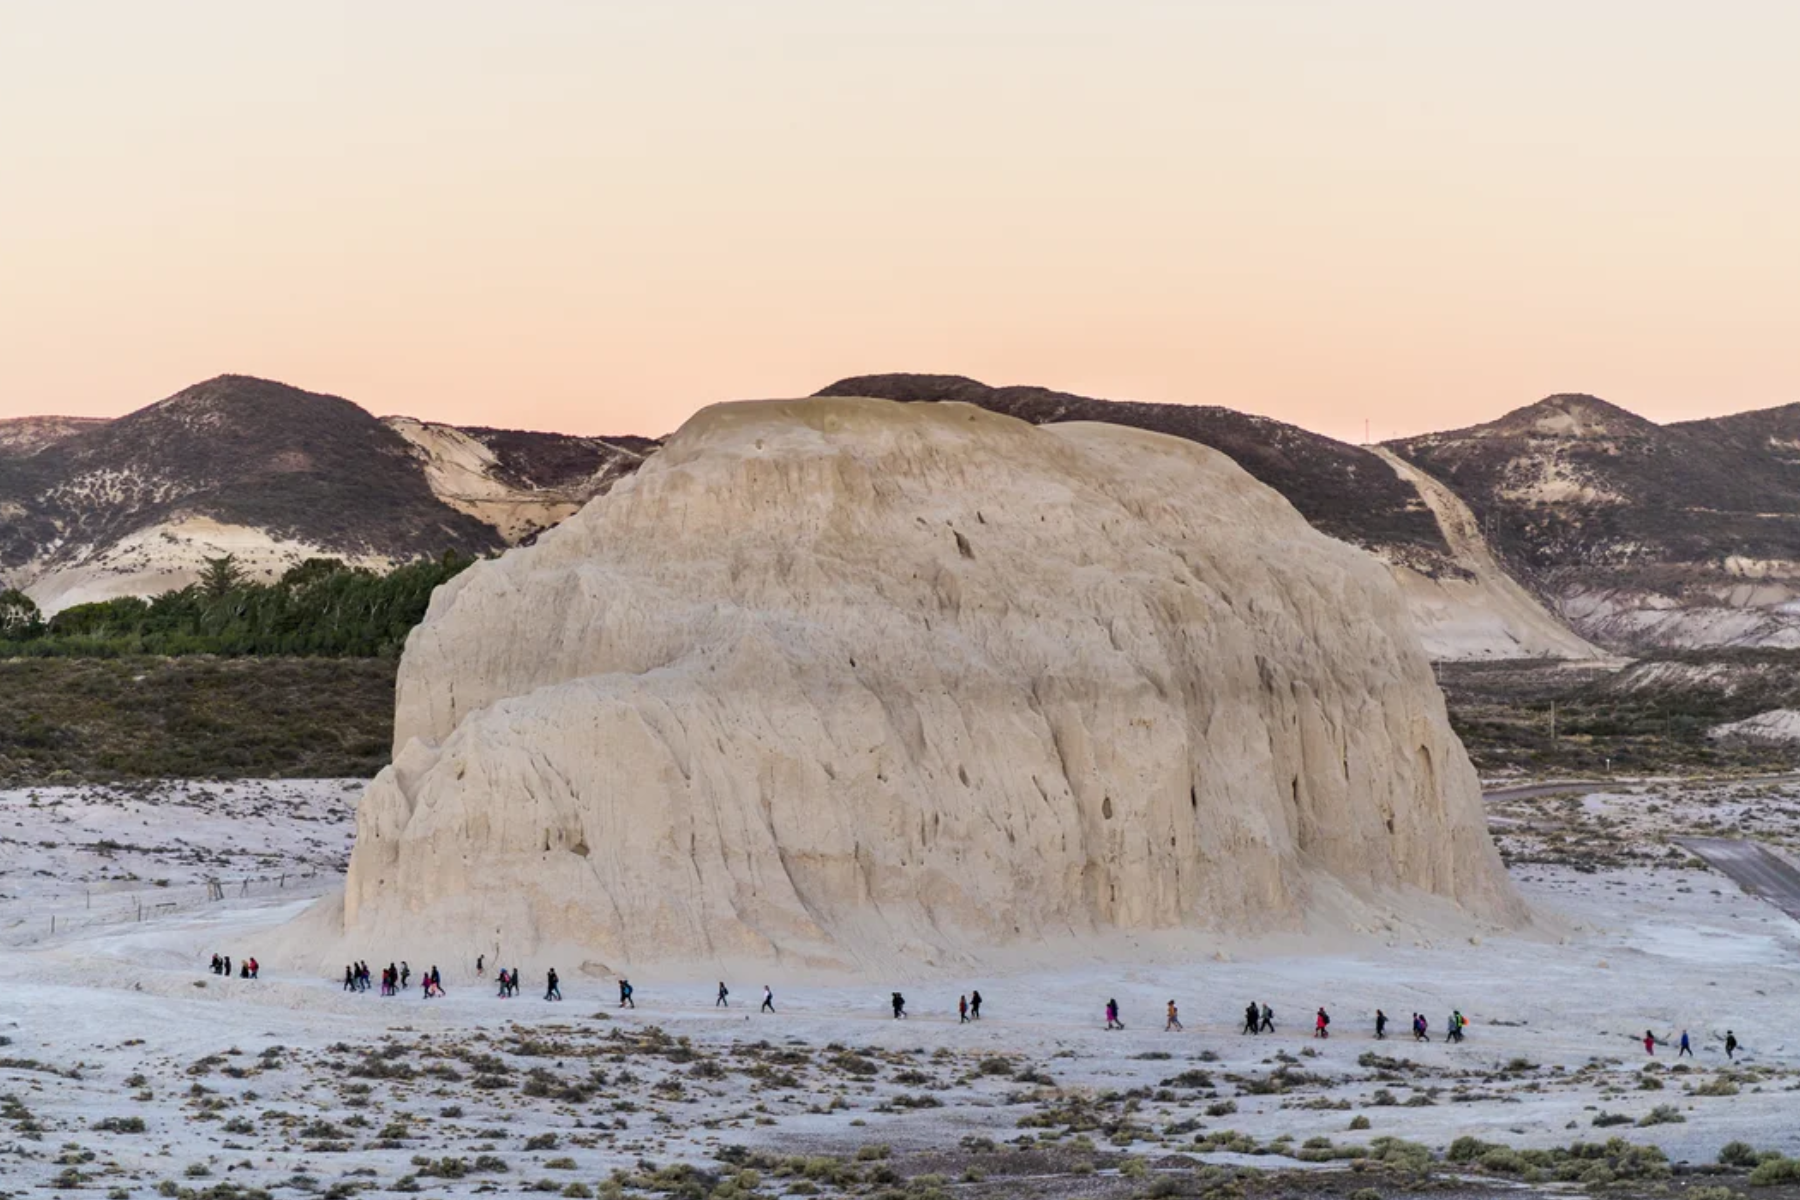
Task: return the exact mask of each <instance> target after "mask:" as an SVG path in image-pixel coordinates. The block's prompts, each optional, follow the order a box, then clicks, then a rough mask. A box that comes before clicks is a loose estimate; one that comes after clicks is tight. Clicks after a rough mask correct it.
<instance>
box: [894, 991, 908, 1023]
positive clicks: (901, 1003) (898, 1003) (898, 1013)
mask: <svg viewBox="0 0 1800 1200" xmlns="http://www.w3.org/2000/svg"><path fill="white" fill-rule="evenodd" d="M893 1005H894V1020H896V1021H903V1020H905V1019H906V997H905V996H902V995H901V994H900V993H899V992H895V993H894V995H893Z"/></svg>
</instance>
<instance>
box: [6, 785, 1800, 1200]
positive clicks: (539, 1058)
mask: <svg viewBox="0 0 1800 1200" xmlns="http://www.w3.org/2000/svg"><path fill="white" fill-rule="evenodd" d="M356 798H357V787H356V785H355V784H352V783H347V782H344V781H332V780H327V781H310V782H298V783H294V782H288V783H273V782H243V783H235V784H217V783H214V784H167V785H157V786H145V787H137V788H132V789H127V790H117V789H107V788H92V787H88V788H61V789H36V790H33V791H14V792H5V793H0V954H3V955H4V956H5V962H6V968H7V969H6V972H5V977H6V980H7V984H6V988H5V991H4V993H3V999H0V1036H3V1037H4V1039H5V1041H6V1044H5V1045H4V1046H0V1196H3V1195H25V1194H28V1193H29V1194H40V1193H41V1192H42V1191H43V1190H44V1189H67V1190H76V1189H81V1190H87V1191H93V1192H97V1193H101V1194H105V1195H110V1196H121V1197H123V1196H151V1195H168V1196H184V1195H193V1196H252V1195H274V1194H306V1193H313V1194H321V1195H328V1196H347V1195H351V1194H355V1193H358V1192H361V1191H365V1190H366V1191H371V1192H417V1193H421V1194H428V1195H434V1196H453V1195H474V1194H517V1193H520V1192H525V1191H539V1192H548V1193H552V1194H562V1195H567V1196H589V1195H633V1194H641V1195H675V1196H712V1197H720V1198H731V1197H745V1196H753V1195H755V1196H780V1195H820V1196H831V1195H847V1194H859V1195H891V1196H896V1197H898V1196H908V1197H924V1196H937V1195H942V1196H963V1197H1002V1196H1004V1197H1011V1196H1035V1195H1056V1196H1060V1195H1070V1196H1074V1195H1079V1196H1105V1197H1111V1196H1121V1197H1122V1196H1140V1195H1142V1196H1181V1195H1194V1196H1212V1197H1218V1198H1221V1200H1223V1198H1228V1197H1243V1196H1303V1195H1308V1196H1310V1195H1318V1196H1325V1195H1343V1196H1347V1197H1348V1196H1357V1197H1358V1200H1374V1198H1375V1197H1379V1196H1387V1195H1393V1194H1399V1193H1402V1192H1411V1191H1440V1192H1447V1193H1451V1194H1458V1195H1487V1194H1495V1195H1498V1194H1502V1193H1504V1194H1507V1195H1521V1194H1552V1193H1554V1194H1558V1195H1568V1194H1628V1195H1662V1194H1668V1195H1689V1196H1692V1197H1694V1198H1695V1200H1726V1196H1727V1192H1737V1193H1743V1194H1750V1195H1756V1196H1771V1197H1773V1196H1784V1195H1792V1194H1800V1162H1795V1161H1793V1159H1794V1157H1800V1119H1796V1117H1795V1112H1796V1107H1795V1097H1794V1095H1793V1093H1794V1091H1795V1090H1796V1089H1800V1033H1797V1032H1796V1030H1795V1021H1796V1008H1795V1005H1794V1001H1793V996H1794V992H1795V985H1796V982H1800V972H1797V970H1796V963H1797V962H1800V925H1796V923H1795V922H1794V921H1793V920H1791V919H1790V918H1789V917H1787V916H1785V915H1784V914H1783V913H1782V911H1781V910H1780V909H1779V908H1778V907H1777V906H1776V905H1774V904H1772V903H1770V902H1769V900H1768V899H1766V898H1764V897H1762V896H1758V895H1751V894H1747V893H1745V892H1744V891H1742V890H1740V889H1739V888H1738V886H1736V885H1735V884H1733V883H1732V882H1731V881H1730V880H1729V879H1728V878H1727V877H1726V876H1725V875H1723V874H1720V873H1718V872H1716V871H1714V870H1713V869H1711V868H1709V867H1708V866H1706V865H1705V864H1704V863H1703V862H1702V861H1701V860H1699V859H1697V858H1695V857H1694V856H1692V855H1691V854H1689V853H1688V852H1687V851H1686V850H1685V849H1684V848H1683V846H1682V845H1681V841H1680V839H1682V838H1684V837H1689V836H1698V837H1720V836H1726V837H1736V836H1746V835H1748V836H1754V837H1757V838H1759V839H1764V840H1765V841H1766V842H1767V843H1768V844H1771V845H1773V846H1775V847H1777V848H1778V849H1779V848H1780V847H1783V846H1785V845H1791V844H1793V843H1794V840H1795V838H1796V836H1797V835H1800V784H1793V783H1783V782H1775V783H1770V782H1762V783H1736V784H1695V783H1680V782H1675V781H1661V782H1657V781H1647V782H1642V783H1635V784H1630V785H1614V786H1611V787H1609V788H1607V789H1605V790H1601V791H1588V790H1586V789H1583V790H1582V791H1579V792H1577V793H1574V794H1558V793H1554V792H1552V793H1551V794H1547V795H1528V796H1523V797H1517V796H1515V797H1512V798H1506V799H1497V800H1495V801H1493V802H1492V803H1491V804H1490V813H1491V818H1492V821H1493V826H1494V830H1495V834H1496V836H1497V838H1498V840H1499V842H1500V845H1501V849H1502V852H1503V854H1504V855H1505V857H1506V859H1507V861H1508V863H1509V866H1510V869H1511V870H1512V872H1513V875H1514V877H1515V879H1516V880H1517V882H1518V884H1519V886H1520V888H1521V890H1522V891H1523V892H1524V893H1525V895H1526V896H1527V898H1528V899H1529V900H1530V902H1531V903H1532V905H1533V906H1534V909H1535V911H1536V912H1537V914H1538V920H1537V922H1536V923H1535V925H1534V927H1533V928H1532V929H1530V930H1528V931H1525V932H1523V933H1520V934H1515V935H1507V936H1483V937H1471V936H1460V935H1459V936H1449V935H1443V934H1437V935H1434V934H1429V933H1424V932H1418V931H1413V932H1401V931H1398V930H1389V931H1387V932H1384V933H1380V934H1345V933H1335V934H1327V933H1316V934H1314V935H1312V936H1309V937H1301V936H1296V937H1293V938H1285V939H1270V940H1265V941H1263V942H1260V943H1257V944H1244V943H1228V942H1220V943H1218V944H1217V945H1215V946H1212V947H1211V948H1210V950H1209V951H1207V952H1201V951H1200V950H1198V949H1196V947H1194V946H1193V945H1192V944H1191V943H1189V944H1184V945H1182V946H1179V947H1177V946H1173V945H1168V946H1164V945H1159V944H1157V943H1156V942H1155V941H1154V940H1153V939H1142V940H1141V944H1140V945H1138V946H1135V947H1130V948H1128V950H1129V953H1128V954H1126V955H1123V956H1121V957H1129V958H1132V959H1134V960H1135V962H1134V964H1133V965H1117V964H1116V963H1114V964H1113V965H1078V966H1071V967H1069V968H1068V969H1066V970H1061V971H1047V970H1043V969H1035V970H1029V971H1021V972H1010V973H1009V972H1007V971H1004V970H998V969H996V970H995V972H994V973H993V974H992V975H991V976H982V977H976V975H975V973H973V972H972V973H971V974H970V977H968V978H946V977H941V976H938V977H922V978H913V979H894V980H885V979H884V980H841V981H835V982H834V981H828V980H816V979H809V980H806V981H803V982H790V981H787V980H784V979H781V978H743V979H731V980H727V981H726V982H727V983H728V984H729V986H730V988H731V1006H730V1007H729V1008H723V1009H722V1008H718V1007H716V1006H715V1004H714V994H713V993H714V987H713V983H712V981H711V980H710V979H708V980H700V979H696V978H694V977H692V976H686V977H676V976H670V977H669V978H666V979H665V978H658V977H657V976H656V975H655V974H653V973H649V972H646V973H644V974H642V975H641V976H639V977H637V978H635V979H634V980H633V983H634V985H635V988H636V1001H637V1007H636V1008H635V1009H623V1010H621V1009H620V1008H618V1007H617V1004H618V990H617V981H616V980H614V979H610V978H589V977H585V976H583V975H581V974H580V973H579V972H578V971H576V970H573V969H564V970H563V972H562V975H563V979H562V991H563V994H564V996H565V997H566V998H565V999H564V1000H563V1001H562V1002H561V1003H557V1002H554V1001H546V1000H544V999H543V998H542V996H543V986H544V972H545V969H546V968H547V967H549V966H553V965H556V964H551V963H539V962H522V963H519V964H517V965H518V966H520V967H521V968H523V972H524V988H523V991H522V994H521V995H520V996H519V997H518V998H516V999H505V1000H503V999H500V998H498V997H497V996H496V995H495V985H494V982H493V979H492V974H493V969H492V964H490V965H489V969H488V974H487V977H485V978H477V977H476V976H475V971H474V964H473V963H439V964H437V965H438V966H439V968H440V969H441V971H442V973H443V977H444V981H445V984H446V988H447V991H448V993H449V994H448V995H447V996H446V997H443V998H441V999H432V1000H424V999H422V998H421V995H420V991H419V987H418V982H417V974H418V972H420V971H422V970H423V969H425V968H426V967H427V966H428V965H430V964H426V963H423V962H418V961H414V962H412V963H411V967H412V969H413V972H414V976H415V977H414V981H413V985H412V987H411V988H410V989H409V990H407V991H406V992H404V993H403V994H401V995H400V996H397V997H391V998H389V997H383V996H381V995H379V994H378V991H375V990H371V991H369V992H367V993H355V994H352V993H346V992H345V991H343V989H342V982H341V980H335V979H328V978H322V977H319V976H318V975H317V974H315V973H308V972H301V971H296V970H290V969H287V968H286V967H284V965H283V964H282V963H281V962H280V961H276V959H275V957H274V956H271V955H267V954H263V953H259V944H261V943H264V942H273V941H277V940H278V939H277V938H276V937H275V935H274V932H273V931H275V930H277V929H278V928H279V927H281V926H282V925H284V924H285V923H286V922H288V921H290V920H291V919H292V918H294V917H295V916H296V915H297V914H298V913H300V912H301V911H303V910H304V909H305V907H306V906H307V905H308V904H310V903H312V902H313V900H314V899H316V898H317V897H318V896H320V895H323V894H325V893H326V892H327V891H329V890H330V889H331V888H332V887H334V886H335V885H336V884H337V883H338V882H339V880H340V878H341V875H340V873H341V871H342V869H343V865H344V861H345V858H346V856H347V854H348V850H349V846H350V839H351V833H352V828H353V818H354V806H355V803H356ZM176 808H178V809H179V816H178V817H176V816H174V815H173V814H172V812H171V810H172V809H176ZM175 829H179V830H180V831H181V835H180V837H179V838H177V837H174V836H172V834H171V833H170V832H169V831H171V830H175ZM53 920H54V930H53V929H52V923H53ZM215 952H217V953H225V954H230V955H231V956H232V957H233V959H234V960H239V961H241V960H242V959H243V958H245V957H247V956H251V955H256V956H258V957H259V959H260V961H261V967H262V971H261V978H260V979H258V980H254V981H250V980H242V979H236V978H232V979H221V978H220V977H218V976H216V975H213V974H210V973H209V972H208V970H207V962H208V959H209V958H210V956H211V955H212V954H213V953H215ZM365 957H367V958H368V959H369V962H370V965H371V967H372V968H374V969H375V970H376V971H377V972H379V970H380V968H381V967H383V966H385V965H387V963H388V962H389V961H398V960H400V959H402V958H405V957H407V951H406V947H404V946H391V947H388V946H383V947H370V948H369V949H368V951H367V953H366V955H365ZM765 983H766V984H769V985H770V986H772V987H773V988H774V991H775V1004H776V1012H775V1013H773V1014H768V1013H760V1012H758V1011H757V1009H758V1002H759V1001H760V999H761V990H762V986H763V985H764V984H765ZM896 989H898V990H900V991H902V992H904V994H905V996H906V999H907V1006H908V1013H909V1015H908V1018H907V1019H906V1020H904V1021H897V1020H894V1019H893V1017H892V1015H891V1011H890V1009H889V995H890V993H891V992H892V991H894V990H896ZM970 989H979V990H980V992H981V994H982V997H983V1000H984V1006H983V1013H982V1020H981V1021H980V1022H979V1023H969V1024H966V1025H964V1024H959V1022H958V1019H957V1012H956V1008H957V999H958V997H959V995H961V994H963V993H966V992H968V991H969V990H970ZM1109 998H1116V999H1117V1000H1118V1002H1119V1004H1120V1008H1121V1015H1122V1017H1123V1019H1124V1022H1125V1025H1126V1028H1125V1029H1124V1030H1122V1031H1110V1032H1109V1031H1107V1030H1105V1029H1104V1028H1103V1027H1102V1024H1103V1022H1102V1006H1103V1005H1104V1003H1105V1002H1106V1000H1107V999H1109ZM1170 999H1174V1000H1175V1001H1176V1003H1177V1004H1178V1005H1179V1007H1180V1014H1181V1020H1182V1022H1183V1023H1184V1024H1185V1030H1184V1031H1182V1032H1170V1031H1165V1029H1164V1023H1165V1022H1164V1009H1165V1005H1166V1003H1167V1002H1168V1001H1169V1000H1170ZM1251 1001H1256V1002H1259V1003H1263V1002H1266V1003H1268V1004H1269V1005H1271V1006H1272V1007H1273V1009H1274V1010H1275V1016H1276V1022H1277V1030H1276V1032H1274V1033H1273V1034H1262V1035H1259V1036H1247V1035H1245V1034H1244V1033H1242V1032H1241V1025H1242V1015H1241V1014H1242V1012H1243V1009H1244V1006H1245V1005H1246V1004H1248V1003H1250V1002H1251ZM1321 1005H1323V1006H1325V1007H1326V1008H1327V1009H1328V1011H1329V1012H1330V1014H1331V1017H1332V1021H1331V1026H1330V1030H1331V1036H1330V1037H1329V1038H1328V1039H1324V1040H1320V1039H1317V1038H1314V1037H1312V1036H1311V1033H1312V1014H1313V1012H1314V1010H1316V1009H1317V1008H1318V1007H1320V1006H1321ZM1378 1007H1379V1008H1382V1009H1384V1010H1385V1011H1386V1012H1387V1014H1388V1015H1389V1017H1390V1018H1391V1019H1392V1022H1393V1024H1392V1026H1391V1027H1390V1030H1389V1036H1388V1038H1387V1039H1386V1040H1384V1041H1377V1040H1376V1039H1375V1038H1374V1034H1373V1020H1374V1013H1375V1010H1376V1009H1377V1008H1378ZM1458 1009H1460V1010H1461V1012H1462V1013H1464V1014H1465V1015H1466V1016H1467V1017H1468V1018H1469V1021H1470V1025H1469V1028H1468V1033H1467V1040H1466V1041H1464V1042H1463V1043H1461V1044H1446V1043H1445V1042H1444V1041H1443V1040H1442V1036H1443V1032H1444V1029H1445V1025H1446V1019H1447V1017H1448V1016H1449V1014H1450V1013H1451V1012H1452V1011H1453V1010H1458ZM1414 1011H1418V1012H1422V1013H1424V1014H1425V1015H1426V1016H1427V1017H1428V1018H1429V1021H1430V1033H1431V1038H1432V1040H1431V1041H1430V1042H1429V1043H1422V1042H1415V1041H1414V1040H1412V1039H1411V1037H1410V1036H1409V1034H1408V1025H1409V1021H1410V1017H1411V1014H1412V1013H1413V1012H1414ZM1683 1029H1686V1030H1687V1031H1688V1033H1689V1036H1690V1038H1691V1041H1692V1045H1693V1049H1694V1054H1693V1057H1691V1058H1679V1059H1678V1058H1677V1057H1676V1054H1677V1046H1676V1044H1675V1042H1676V1039H1678V1038H1679V1036H1680V1033H1681V1031H1682V1030H1683ZM1646 1030H1650V1031H1654V1033H1655V1034H1656V1035H1657V1037H1658V1038H1660V1039H1662V1043H1663V1044H1659V1045H1658V1046H1657V1047H1656V1053H1655V1054H1654V1056H1652V1055H1649V1054H1647V1053H1646V1052H1645V1049H1644V1046H1643V1044H1642V1039H1643V1036H1644V1034H1645V1032H1646ZM1727 1030H1731V1031H1734V1032H1735V1033H1736V1036H1737V1037H1738V1039H1739V1040H1740V1042H1741V1049H1740V1050H1739V1052H1738V1055H1737V1057H1736V1059H1735V1061H1733V1060H1728V1059H1727V1057H1726V1055H1725V1051H1724V1047H1723V1039H1724V1037H1725V1035H1726V1032H1727ZM1782 1156H1789V1157H1782ZM1720 1189H1726V1190H1725V1191H1721V1190H1720Z"/></svg>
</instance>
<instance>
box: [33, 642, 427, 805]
mask: <svg viewBox="0 0 1800 1200" xmlns="http://www.w3.org/2000/svg"><path fill="white" fill-rule="evenodd" d="M395 665H396V664H395V663H394V661H393V660H391V659H380V658H360V659H359V658H237V659H220V658H207V657H192V658H137V657H132V658H106V659H98V658H15V659H0V786H9V787H11V786H20V785H25V784H42V783H59V782H62V783H90V782H92V783H102V782H114V781H123V780H135V779H202V778H253V777H254V778H267V777H282V778H294V779H310V778H366V777H369V776H372V775H374V774H375V772H377V771H379V770H380V769H381V768H382V767H384V766H386V765H387V762H388V755H389V747H390V743H391V741H392V738H393V725H394V670H395Z"/></svg>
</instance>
